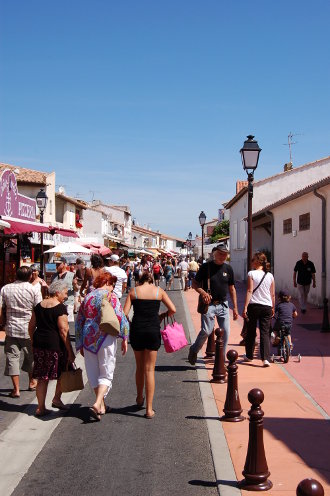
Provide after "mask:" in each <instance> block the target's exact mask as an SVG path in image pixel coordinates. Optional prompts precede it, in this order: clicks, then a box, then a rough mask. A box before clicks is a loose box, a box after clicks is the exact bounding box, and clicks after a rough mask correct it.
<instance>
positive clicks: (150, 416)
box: [143, 411, 156, 420]
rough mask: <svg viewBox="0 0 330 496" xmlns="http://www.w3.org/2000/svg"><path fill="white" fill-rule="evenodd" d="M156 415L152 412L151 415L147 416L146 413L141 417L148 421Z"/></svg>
mask: <svg viewBox="0 0 330 496" xmlns="http://www.w3.org/2000/svg"><path fill="white" fill-rule="evenodd" d="M155 415H156V412H155V411H154V413H152V414H151V415H147V414H146V413H145V414H144V415H143V416H144V418H145V419H148V420H151V419H153V418H154V416H155Z"/></svg>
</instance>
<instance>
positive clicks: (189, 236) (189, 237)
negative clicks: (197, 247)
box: [188, 232, 192, 241]
mask: <svg viewBox="0 0 330 496" xmlns="http://www.w3.org/2000/svg"><path fill="white" fill-rule="evenodd" d="M188 240H189V241H191V240H192V233H191V232H190V233H189V234H188Z"/></svg>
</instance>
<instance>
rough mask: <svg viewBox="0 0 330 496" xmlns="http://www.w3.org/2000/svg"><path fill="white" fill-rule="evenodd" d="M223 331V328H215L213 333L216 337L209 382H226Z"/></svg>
mask: <svg viewBox="0 0 330 496" xmlns="http://www.w3.org/2000/svg"><path fill="white" fill-rule="evenodd" d="M224 334H225V331H224V330H223V329H216V330H215V335H216V337H217V339H216V342H215V359H214V367H213V372H212V376H213V379H212V380H211V382H216V383H217V384H224V383H225V382H227V379H226V367H225V342H224Z"/></svg>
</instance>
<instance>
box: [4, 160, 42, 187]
mask: <svg viewBox="0 0 330 496" xmlns="http://www.w3.org/2000/svg"><path fill="white" fill-rule="evenodd" d="M6 169H10V170H12V171H17V173H16V181H17V182H18V184H20V183H29V184H38V185H39V184H40V185H42V186H46V182H47V181H46V177H47V176H48V174H49V173H48V172H41V171H36V170H33V169H26V168H25V167H18V166H16V165H10V164H4V163H2V162H0V173H1V172H3V171H4V170H6Z"/></svg>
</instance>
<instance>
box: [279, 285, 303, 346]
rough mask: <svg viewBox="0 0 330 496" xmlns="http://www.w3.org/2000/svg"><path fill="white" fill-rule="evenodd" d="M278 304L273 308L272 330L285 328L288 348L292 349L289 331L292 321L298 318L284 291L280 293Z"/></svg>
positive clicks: (289, 297)
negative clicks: (273, 320) (273, 322)
mask: <svg viewBox="0 0 330 496" xmlns="http://www.w3.org/2000/svg"><path fill="white" fill-rule="evenodd" d="M278 296H279V302H278V303H277V305H276V306H275V319H276V321H275V326H274V330H275V331H278V330H279V329H280V328H281V327H283V326H285V327H286V331H287V333H288V339H289V343H290V347H291V348H292V341H291V329H292V324H293V319H295V318H296V317H297V316H298V312H297V309H296V307H295V305H294V304H293V303H292V302H291V296H290V295H289V294H288V292H286V291H280V292H279V294H278Z"/></svg>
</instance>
